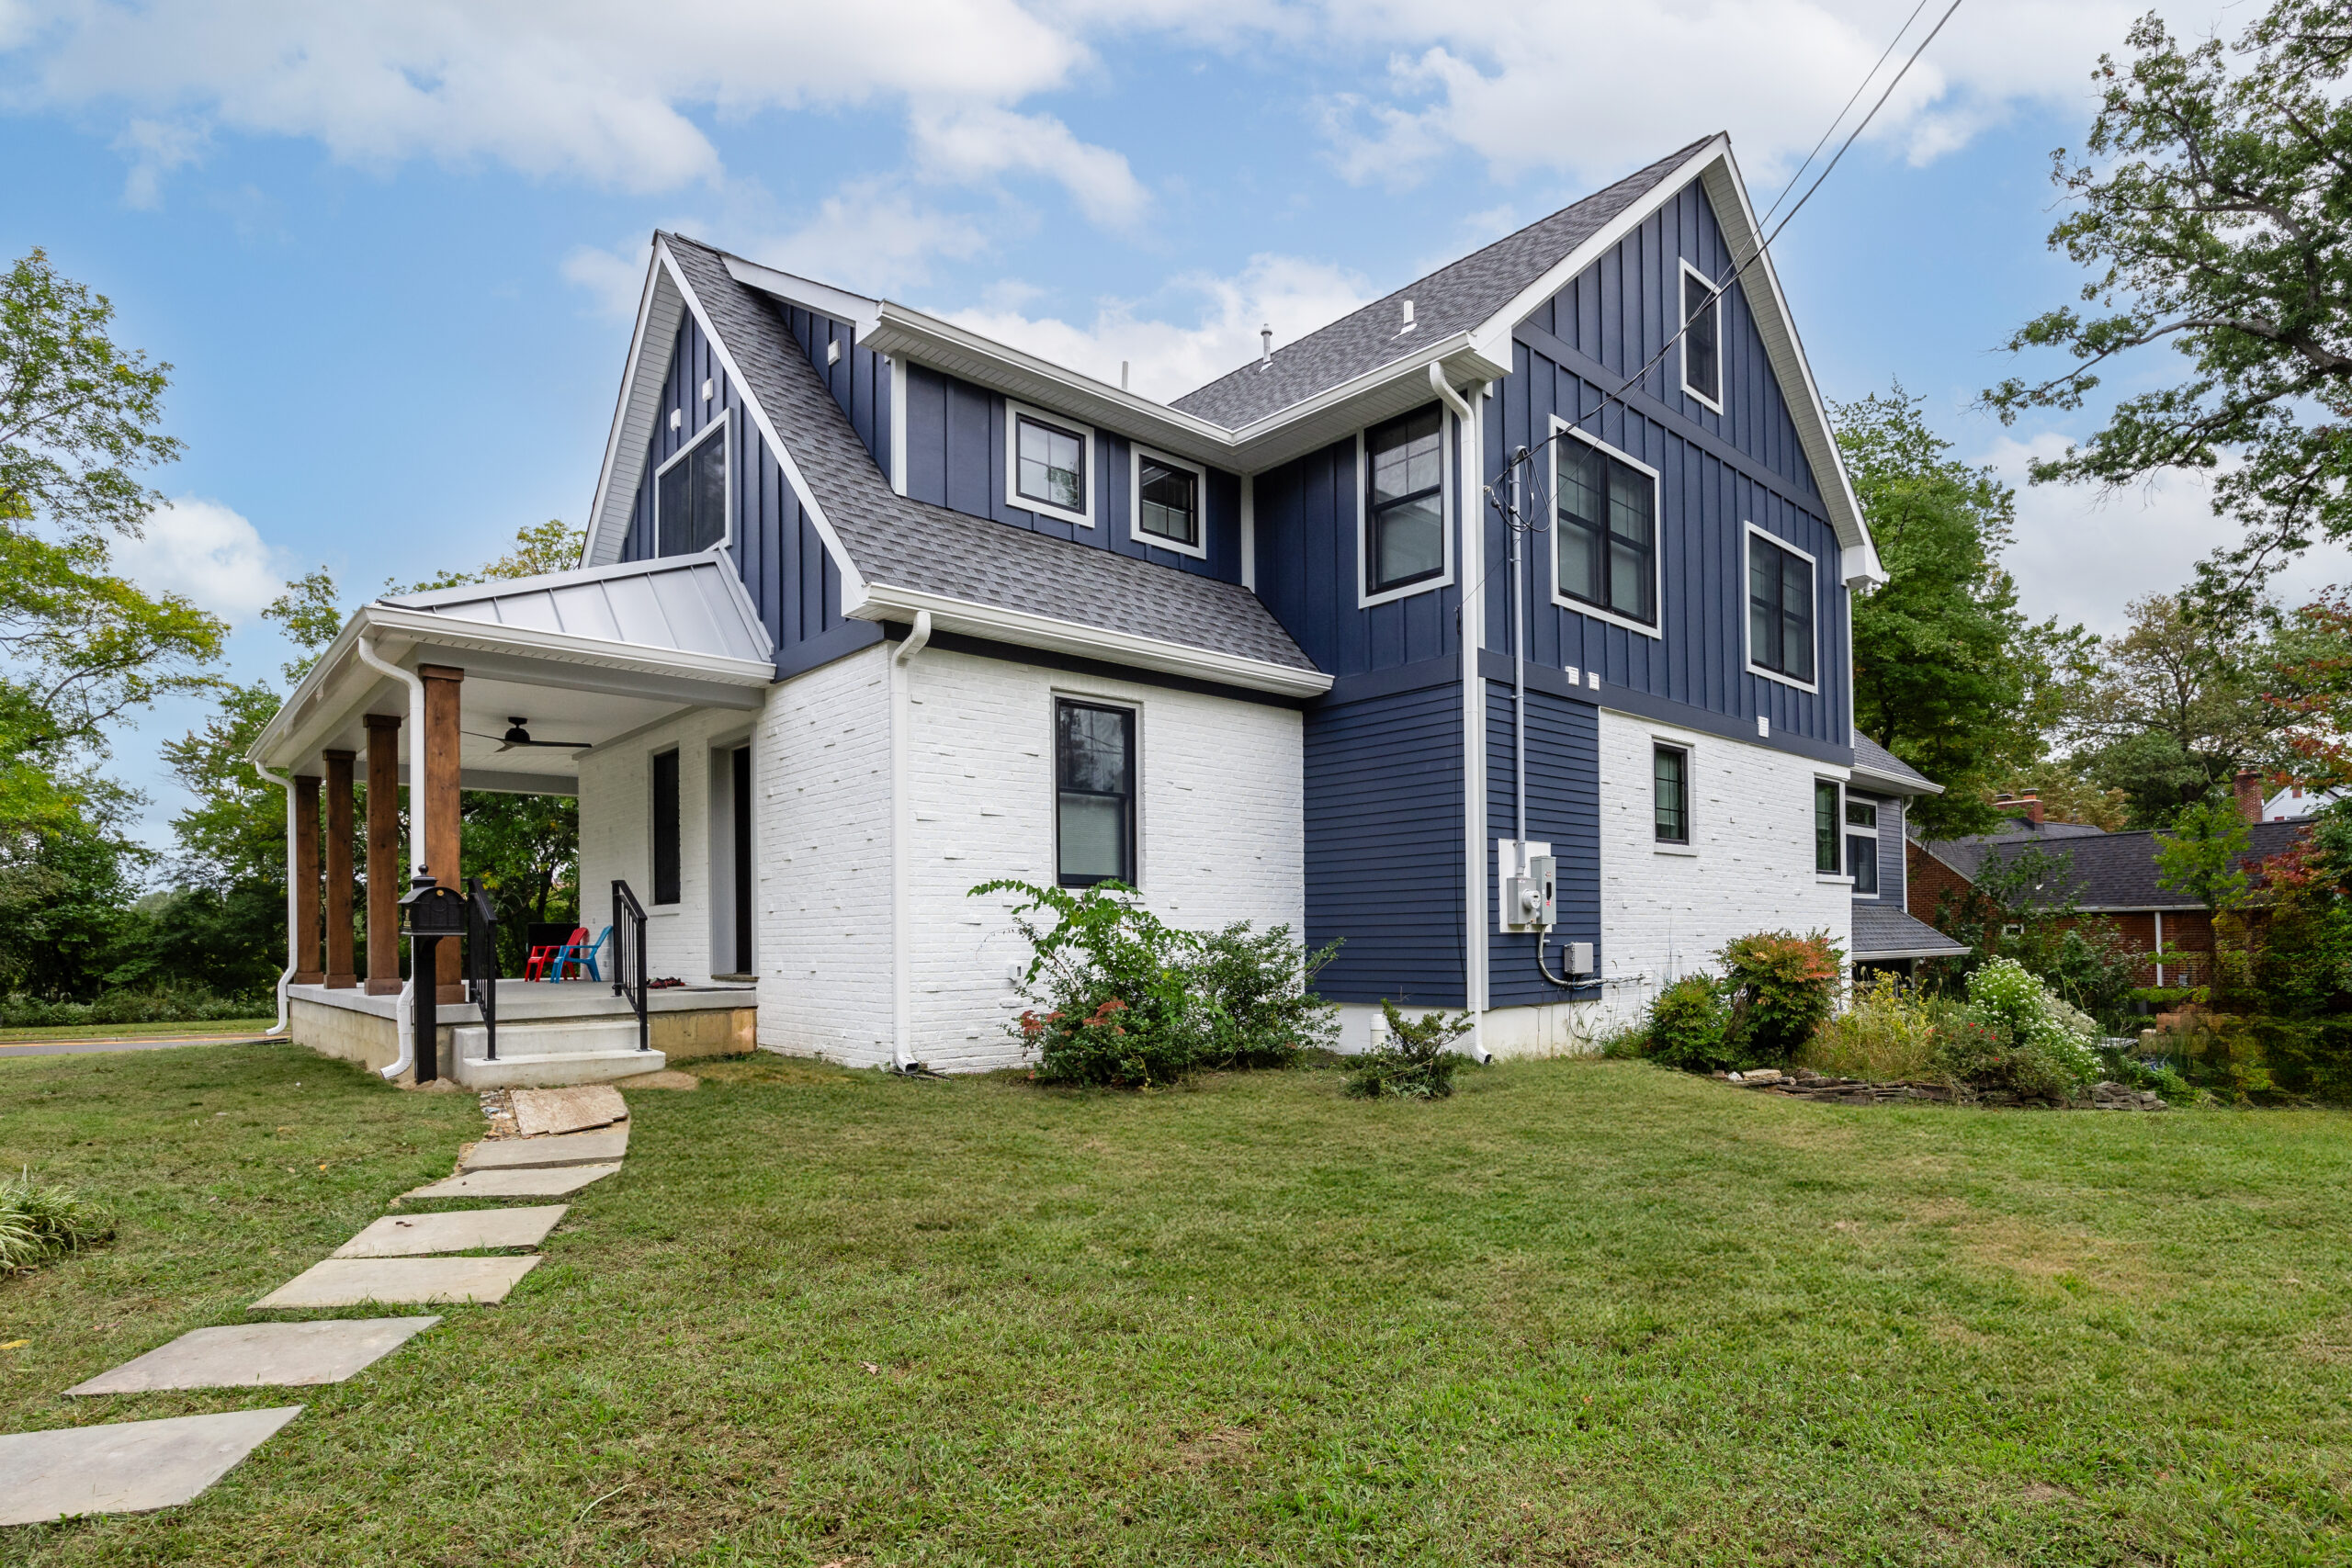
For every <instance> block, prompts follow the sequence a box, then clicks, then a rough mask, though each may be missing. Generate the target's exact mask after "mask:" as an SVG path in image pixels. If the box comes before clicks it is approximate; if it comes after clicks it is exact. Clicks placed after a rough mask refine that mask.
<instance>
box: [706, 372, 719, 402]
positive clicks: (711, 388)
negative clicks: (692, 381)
mask: <svg viewBox="0 0 2352 1568" xmlns="http://www.w3.org/2000/svg"><path fill="white" fill-rule="evenodd" d="M717 391H718V388H716V387H714V386H712V385H711V380H710V378H709V377H707V376H706V377H704V378H702V400H703V401H704V402H708V401H710V400H711V396H712V394H713V393H715V392H717Z"/></svg>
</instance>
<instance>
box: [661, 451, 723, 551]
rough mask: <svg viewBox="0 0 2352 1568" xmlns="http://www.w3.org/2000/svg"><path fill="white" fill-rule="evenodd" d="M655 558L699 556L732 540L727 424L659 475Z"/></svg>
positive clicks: (668, 463)
mask: <svg viewBox="0 0 2352 1568" xmlns="http://www.w3.org/2000/svg"><path fill="white" fill-rule="evenodd" d="M653 527H654V537H655V540H656V541H657V543H656V546H655V550H654V553H655V554H657V555H664V556H691V555H697V554H699V553H701V552H702V551H704V550H707V549H709V548H710V547H712V546H714V545H716V544H718V542H719V541H720V540H721V539H724V538H725V537H727V421H726V419H725V418H724V417H721V418H718V419H716V420H713V421H712V422H711V423H709V424H708V425H707V426H705V427H704V429H703V433H702V434H701V435H699V436H697V437H696V438H695V443H694V445H693V446H688V447H687V448H686V449H685V450H684V451H683V452H680V453H679V454H677V455H676V456H675V457H672V458H671V459H670V460H669V461H668V462H666V463H664V464H662V467H661V468H658V469H656V470H655V472H654V478H653Z"/></svg>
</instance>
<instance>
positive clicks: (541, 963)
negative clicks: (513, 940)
mask: <svg viewBox="0 0 2352 1568" xmlns="http://www.w3.org/2000/svg"><path fill="white" fill-rule="evenodd" d="M587 941H588V928H587V927H586V926H575V927H573V928H572V931H571V936H569V937H567V938H566V939H565V940H563V941H562V942H556V943H553V944H552V945H549V946H546V947H535V948H533V949H531V952H530V956H529V957H527V958H526V959H524V960H523V978H525V979H526V980H560V979H562V978H563V964H562V962H561V960H562V957H563V955H564V954H565V953H570V952H571V951H573V950H574V949H576V948H579V947H582V946H585V945H586V944H587ZM549 967H553V969H554V970H555V973H554V974H552V975H550V974H548V969H549Z"/></svg>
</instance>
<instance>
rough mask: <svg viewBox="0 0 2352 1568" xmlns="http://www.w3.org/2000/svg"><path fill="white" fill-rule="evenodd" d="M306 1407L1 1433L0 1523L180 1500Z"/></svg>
mask: <svg viewBox="0 0 2352 1568" xmlns="http://www.w3.org/2000/svg"><path fill="white" fill-rule="evenodd" d="M301 1413H302V1407H301V1406H300V1405H299V1404H286V1405H280V1406H279V1407H277V1409H275V1410H232V1411H230V1412H228V1413H226V1414H225V1415H220V1416H172V1417H171V1418H169V1419H167V1420H163V1421H118V1422H115V1423H112V1424H111V1425H108V1426H104V1427H58V1428H57V1429H55V1430H53V1431H48V1432H18V1433H16V1434H13V1435H11V1436H8V1437H0V1525H37V1524H44V1523H46V1522H48V1521H49V1520H51V1519H62V1518H68V1517H72V1516H74V1515H76V1514H143V1513H145V1512H147V1511H148V1510H150V1509H152V1508H169V1507H174V1506H177V1505H179V1504H182V1503H185V1502H187V1501H188V1500H189V1499H191V1498H193V1497H194V1496H196V1495H197V1494H198V1493H199V1492H202V1491H203V1490H204V1489H205V1488H206V1487H208V1486H209V1485H211V1484H212V1483H214V1482H216V1481H218V1480H220V1478H221V1477H222V1476H224V1475H226V1474H228V1473H229V1472H230V1470H231V1469H232V1467H233V1466H234V1465H235V1464H236V1463H237V1461H240V1460H242V1459H243V1458H244V1457H245V1456H246V1455H247V1454H249V1453H251V1452H253V1451H254V1450H255V1449H257V1448H259V1447H261V1445H262V1444H264V1443H266V1442H267V1441H268V1440H269V1438H271V1436H272V1435H273V1434H275V1433H276V1432H277V1429H278V1428H279V1427H283V1426H285V1425H286V1423H288V1421H291V1420H292V1419H294V1417H295V1416H300V1414H301Z"/></svg>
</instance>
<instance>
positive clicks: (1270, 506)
mask: <svg viewBox="0 0 2352 1568" xmlns="http://www.w3.org/2000/svg"><path fill="white" fill-rule="evenodd" d="M1456 431H1457V422H1456V421H1455V420H1454V418H1453V415H1452V414H1451V413H1448V414H1447V415H1446V416H1445V440H1446V441H1447V443H1448V444H1449V449H1450V450H1458V449H1459V448H1458V440H1459V437H1458V435H1457V434H1456ZM1356 446H1357V441H1356V437H1354V436H1352V435H1351V436H1349V437H1347V438H1346V439H1345V440H1341V441H1335V442H1333V443H1332V444H1331V445H1330V446H1325V447H1322V448H1320V449H1318V450H1317V451H1313V452H1309V453H1307V454H1306V456H1304V457H1294V458H1292V459H1291V460H1290V461H1289V462H1287V463H1284V464H1283V465H1281V466H1280V467H1279V468H1270V469H1268V470H1267V471H1266V472H1264V473H1262V474H1260V475H1259V476H1258V479H1257V491H1256V495H1255V497H1254V500H1253V502H1252V519H1253V521H1252V526H1253V527H1254V529H1255V532H1256V535H1257V544H1258V552H1257V553H1258V560H1257V569H1258V570H1257V586H1258V597H1259V598H1260V599H1261V600H1263V601H1264V602H1265V604H1266V608H1267V609H1269V610H1271V611H1272V612H1273V615H1274V619H1276V620H1278V621H1280V622H1281V623H1282V624H1283V630H1285V631H1287V632H1289V633H1290V635H1291V637H1292V639H1293V640H1294V641H1295V642H1296V643H1297V644H1298V646H1299V648H1300V649H1303V650H1304V651H1305V652H1306V656H1307V657H1308V658H1309V659H1312V660H1315V663H1316V665H1317V668H1319V669H1321V670H1324V671H1329V673H1330V674H1332V675H1334V676H1336V677H1339V678H1340V679H1342V680H1344V679H1346V678H1347V677H1349V676H1351V675H1363V674H1369V673H1372V672H1374V671H1385V670H1397V669H1401V668H1403V667H1405V666H1407V665H1412V664H1420V663H1423V662H1425V661H1427V660H1432V659H1453V657H1454V656H1455V655H1454V649H1455V647H1456V643H1455V636H1456V632H1457V627H1456V625H1455V610H1456V608H1457V607H1458V606H1459V605H1460V604H1461V591H1460V581H1461V577H1460V572H1459V570H1458V568H1459V563H1458V562H1457V563H1456V566H1457V570H1456V571H1455V573H1454V574H1453V581H1451V582H1448V583H1446V584H1444V585H1443V586H1442V587H1436V588H1430V589H1427V590H1424V591H1423V592H1418V593H1408V594H1407V595H1405V596H1403V597H1402V598H1397V599H1391V600H1389V601H1387V602H1386V603H1385V604H1374V605H1372V606H1370V607H1369V608H1364V607H1362V606H1360V604H1359V603H1358V602H1359V601H1360V600H1361V599H1362V598H1363V475H1362V472H1361V468H1360V465H1359V463H1358V461H1357V454H1356ZM1460 490H1461V487H1460V486H1459V485H1458V484H1456V485H1453V486H1452V487H1450V490H1449V494H1448V499H1449V513H1448V518H1447V526H1448V527H1449V528H1454V527H1457V526H1458V524H1457V522H1456V515H1457V512H1458V508H1456V507H1454V506H1453V502H1455V501H1456V500H1457V499H1458V497H1459V494H1460ZM1505 602H1506V603H1508V600H1506V601H1505Z"/></svg>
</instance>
